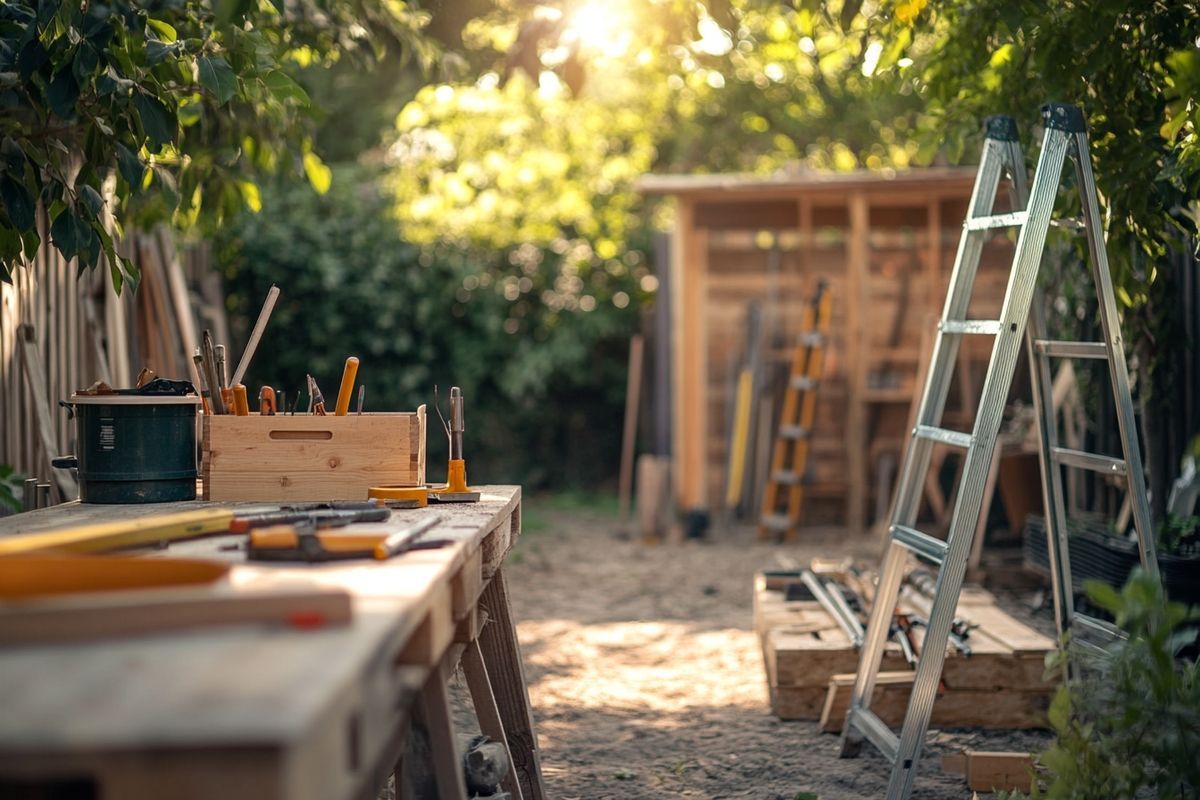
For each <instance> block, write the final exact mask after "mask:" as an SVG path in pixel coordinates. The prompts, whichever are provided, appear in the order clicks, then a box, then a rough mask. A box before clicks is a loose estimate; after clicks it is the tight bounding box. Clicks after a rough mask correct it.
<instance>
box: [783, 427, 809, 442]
mask: <svg viewBox="0 0 1200 800" xmlns="http://www.w3.org/2000/svg"><path fill="white" fill-rule="evenodd" d="M807 436H808V428H805V427H804V426H803V425H780V426H779V437H780V438H781V439H804V438H806V437H807Z"/></svg>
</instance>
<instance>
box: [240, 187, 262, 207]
mask: <svg viewBox="0 0 1200 800" xmlns="http://www.w3.org/2000/svg"><path fill="white" fill-rule="evenodd" d="M237 186H238V191H239V192H241V195H242V202H244V203H245V204H246V208H248V209H250V210H251V211H253V212H254V213H255V214H257V213H258V212H260V211H262V196H261V195H260V194H259V192H258V184H256V183H255V182H254V181H238V183H237Z"/></svg>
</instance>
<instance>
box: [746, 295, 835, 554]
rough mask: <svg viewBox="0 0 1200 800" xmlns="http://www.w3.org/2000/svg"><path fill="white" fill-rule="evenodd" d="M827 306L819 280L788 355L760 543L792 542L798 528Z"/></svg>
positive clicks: (823, 351)
mask: <svg viewBox="0 0 1200 800" xmlns="http://www.w3.org/2000/svg"><path fill="white" fill-rule="evenodd" d="M830 306H831V301H830V294H829V288H828V286H827V285H826V284H825V281H818V282H817V289H816V291H815V292H814V293H813V298H812V301H811V303H810V304H809V305H808V306H806V307H805V309H804V317H803V319H802V320H801V323H800V328H801V331H802V333H801V334H800V337H799V339H798V340H797V342H796V347H795V350H794V351H793V353H792V363H791V370H790V372H789V374H788V382H787V387H786V389H785V390H784V395H783V408H782V410H781V411H780V413H779V430H778V432H777V433H776V438H775V450H774V454H773V455H772V457H771V470H770V472H769V473H768V474H767V484H766V488H765V490H764V491H763V507H762V518H761V520H760V522H759V526H758V538H759V539H760V540H765V539H770V538H772V537H781V538H783V539H785V540H787V541H791V540H792V539H794V538H795V536H796V529H797V528H798V527H799V526H800V508H801V504H802V503H803V501H804V477H805V471H806V470H807V468H808V453H809V442H810V438H811V436H812V425H813V419H814V418H815V417H816V411H817V385H818V384H819V383H820V380H821V371H822V370H823V369H824V365H825V338H826V336H828V334H829V315H830Z"/></svg>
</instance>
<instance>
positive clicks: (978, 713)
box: [754, 573, 1056, 732]
mask: <svg viewBox="0 0 1200 800" xmlns="http://www.w3.org/2000/svg"><path fill="white" fill-rule="evenodd" d="M793 582H795V581H793ZM786 584H787V580H786V579H784V578H783V577H781V576H779V575H777V574H762V573H760V574H759V575H757V576H756V578H755V583H754V626H755V630H756V631H757V632H758V635H759V640H760V643H761V644H762V649H763V662H764V665H765V667H766V672H767V683H768V687H769V689H770V697H771V710H772V711H773V712H774V713H775V715H776V716H778V717H780V718H781V719H798V720H814V721H815V720H819V721H820V722H821V726H822V729H823V730H825V731H828V732H837V731H840V730H841V727H842V722H843V720H844V719H845V715H846V709H847V708H848V707H849V704H850V690H851V688H852V687H853V684H854V672H855V670H857V669H858V650H856V649H855V648H854V646H853V645H851V643H850V640H849V638H847V636H846V634H845V633H843V632H842V630H841V629H840V628H839V627H838V626H837V623H836V622H834V620H833V617H831V616H830V615H829V614H828V613H827V612H826V611H825V610H824V609H823V608H822V607H821V605H820V603H818V602H816V601H814V600H789V599H787V596H786V594H785V588H786ZM901 607H902V608H903V607H904V604H903V603H901ZM904 610H906V611H910V612H911V611H912V610H913V609H907V608H906V609H904ZM958 613H959V616H961V617H963V618H965V619H967V620H968V621H970V622H972V623H974V624H976V625H978V627H976V628H974V629H973V630H972V631H971V633H970V636H969V637H968V642H969V644H970V646H971V649H972V653H971V655H970V656H964V655H962V654H961V653H959V652H958V651H957V650H954V649H953V647H950V648H949V649H948V650H947V653H946V662H945V666H944V668H943V670H942V681H941V688H940V689H939V692H938V696H937V699H936V700H935V701H934V705H933V724H934V725H942V726H946V727H956V726H957V727H961V726H969V727H981V728H998V729H1010V728H1040V727H1045V726H1046V710H1047V708H1048V707H1049V705H1050V699H1051V697H1052V695H1053V693H1054V690H1055V688H1056V685H1055V683H1054V682H1053V681H1052V680H1047V679H1046V677H1045V656H1046V654H1047V653H1048V652H1049V651H1052V650H1053V649H1054V641H1053V640H1052V639H1050V638H1049V637H1048V636H1043V635H1042V634H1040V633H1038V632H1037V631H1034V630H1032V629H1031V628H1029V627H1028V626H1027V625H1025V624H1023V623H1021V622H1019V621H1018V620H1016V619H1014V618H1013V617H1011V616H1009V615H1008V614H1006V613H1005V612H1004V611H1002V610H1001V609H1000V608H998V607H997V606H996V605H995V601H994V598H993V597H992V596H991V595H990V594H989V593H988V592H985V591H983V590H982V589H966V590H964V591H963V594H962V597H961V598H960V599H959V606H958ZM915 633H916V636H917V639H918V642H917V645H918V647H920V645H921V644H923V642H922V641H920V640H921V639H922V638H923V636H924V629H923V628H918V629H916V631H915ZM881 668H882V670H883V672H881V673H880V675H879V680H878V681H877V682H876V687H875V696H874V698H873V700H872V703H871V709H872V710H873V711H875V712H876V713H877V714H879V715H880V717H882V719H883V720H884V721H885V722H887V723H888V724H891V725H893V726H898V725H899V724H900V722H901V720H902V719H903V717H904V711H905V709H906V708H907V706H908V695H909V693H910V691H911V689H912V675H913V673H912V671H911V669H910V668H909V666H908V664H907V663H906V662H905V661H904V658H903V656H902V655H901V653H900V648H899V646H898V645H897V644H896V643H895V642H893V641H889V642H888V643H887V646H886V647H885V649H884V655H883V662H882V666H881Z"/></svg>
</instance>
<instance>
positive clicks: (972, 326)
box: [938, 319, 1001, 336]
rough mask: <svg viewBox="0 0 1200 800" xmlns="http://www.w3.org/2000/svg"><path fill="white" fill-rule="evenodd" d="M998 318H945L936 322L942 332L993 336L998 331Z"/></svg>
mask: <svg viewBox="0 0 1200 800" xmlns="http://www.w3.org/2000/svg"><path fill="white" fill-rule="evenodd" d="M1000 327H1001V326H1000V320H998V319H947V320H943V321H942V322H940V323H938V329H939V330H940V331H941V332H942V333H967V334H977V335H980V336H995V335H996V334H998V333H1000Z"/></svg>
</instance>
